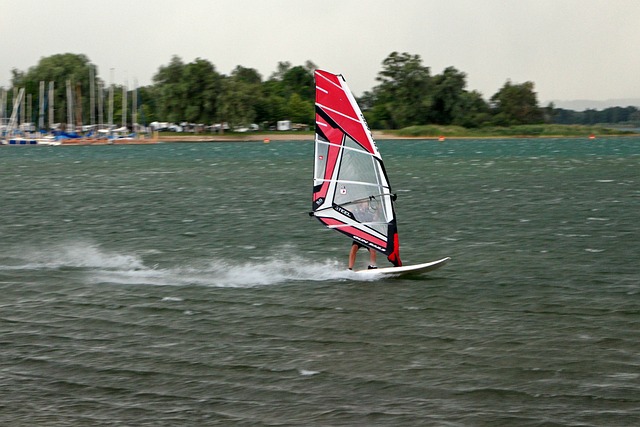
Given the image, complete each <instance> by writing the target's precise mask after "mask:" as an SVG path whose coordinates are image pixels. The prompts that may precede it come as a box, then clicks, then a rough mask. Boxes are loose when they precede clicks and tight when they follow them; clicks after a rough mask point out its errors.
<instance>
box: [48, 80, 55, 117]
mask: <svg viewBox="0 0 640 427" xmlns="http://www.w3.org/2000/svg"><path fill="white" fill-rule="evenodd" d="M53 85H54V83H53V81H50V82H49V128H53V123H54V121H55V119H54V118H53V100H54V97H53Z"/></svg>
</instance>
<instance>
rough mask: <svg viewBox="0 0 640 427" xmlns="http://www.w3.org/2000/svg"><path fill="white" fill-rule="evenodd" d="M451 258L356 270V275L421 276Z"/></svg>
mask: <svg viewBox="0 0 640 427" xmlns="http://www.w3.org/2000/svg"><path fill="white" fill-rule="evenodd" d="M450 259H451V257H446V258H442V259H439V260H437V261H431V262H425V263H422V264H414V265H403V266H402V267H384V268H374V269H372V270H357V271H355V273H356V274H362V275H368V276H377V275H380V276H406V275H409V274H422V273H427V272H429V271H433V270H436V269H438V268H440V267H442V266H443V265H445V264H446V263H447V262H449V260H450Z"/></svg>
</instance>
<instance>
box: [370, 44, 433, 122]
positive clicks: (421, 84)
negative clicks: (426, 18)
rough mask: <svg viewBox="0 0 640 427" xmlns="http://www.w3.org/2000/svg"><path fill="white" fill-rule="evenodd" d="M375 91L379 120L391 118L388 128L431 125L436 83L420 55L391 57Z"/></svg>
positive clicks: (384, 67) (401, 54) (384, 65)
mask: <svg viewBox="0 0 640 427" xmlns="http://www.w3.org/2000/svg"><path fill="white" fill-rule="evenodd" d="M382 65H383V69H382V71H380V72H379V73H378V77H377V78H376V80H377V81H379V82H380V84H379V85H378V86H377V87H376V88H375V89H374V92H375V96H376V104H377V106H378V109H383V110H384V111H378V113H377V115H378V117H381V118H382V117H388V123H387V124H388V126H389V127H391V128H402V127H406V126H411V125H419V124H424V123H426V122H427V120H428V117H429V110H430V108H431V104H432V93H431V91H432V87H433V82H432V78H431V73H430V70H429V67H425V66H423V65H422V59H421V58H420V56H419V55H410V54H408V53H406V52H405V53H398V52H393V53H391V54H390V55H389V56H388V57H387V58H386V59H385V60H384V61H383V62H382Z"/></svg>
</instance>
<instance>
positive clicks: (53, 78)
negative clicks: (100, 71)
mask: <svg viewBox="0 0 640 427" xmlns="http://www.w3.org/2000/svg"><path fill="white" fill-rule="evenodd" d="M92 72H93V74H94V76H95V77H96V80H95V85H96V86H95V87H97V85H98V77H97V67H96V66H95V65H93V64H92V63H91V62H90V61H89V58H87V57H86V56H85V55H80V54H74V53H63V54H57V55H52V56H48V57H45V58H41V59H40V61H38V64H37V65H35V66H33V67H31V68H29V70H28V71H27V72H26V73H25V72H21V71H18V70H16V69H14V70H12V84H13V86H14V87H23V88H25V93H28V94H32V95H34V99H37V97H38V96H39V85H40V82H41V81H43V82H45V87H46V90H45V96H48V93H47V91H48V82H54V105H55V110H54V118H55V120H56V121H57V122H61V123H65V122H66V121H67V86H66V82H67V80H70V81H71V87H72V90H73V94H74V103H75V99H76V98H75V95H76V88H77V87H79V88H80V92H81V94H82V95H83V97H82V105H81V110H82V112H83V122H84V123H88V121H89V117H90V111H89V105H90V100H89V96H88V94H89V92H90V90H89V88H90V83H89V81H90V79H91V77H90V75H91V73H92ZM35 112H37V108H34V114H35ZM74 118H75V112H74ZM30 120H32V121H33V120H34V117H31V118H30Z"/></svg>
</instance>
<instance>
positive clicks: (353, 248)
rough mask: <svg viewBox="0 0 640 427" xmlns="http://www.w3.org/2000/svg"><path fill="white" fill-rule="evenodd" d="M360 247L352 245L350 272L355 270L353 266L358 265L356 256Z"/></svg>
mask: <svg viewBox="0 0 640 427" xmlns="http://www.w3.org/2000/svg"><path fill="white" fill-rule="evenodd" d="M358 249H360V248H358V245H356V244H355V243H354V244H353V245H351V250H350V251H349V270H353V265H354V264H355V263H356V254H357V253H358Z"/></svg>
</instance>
